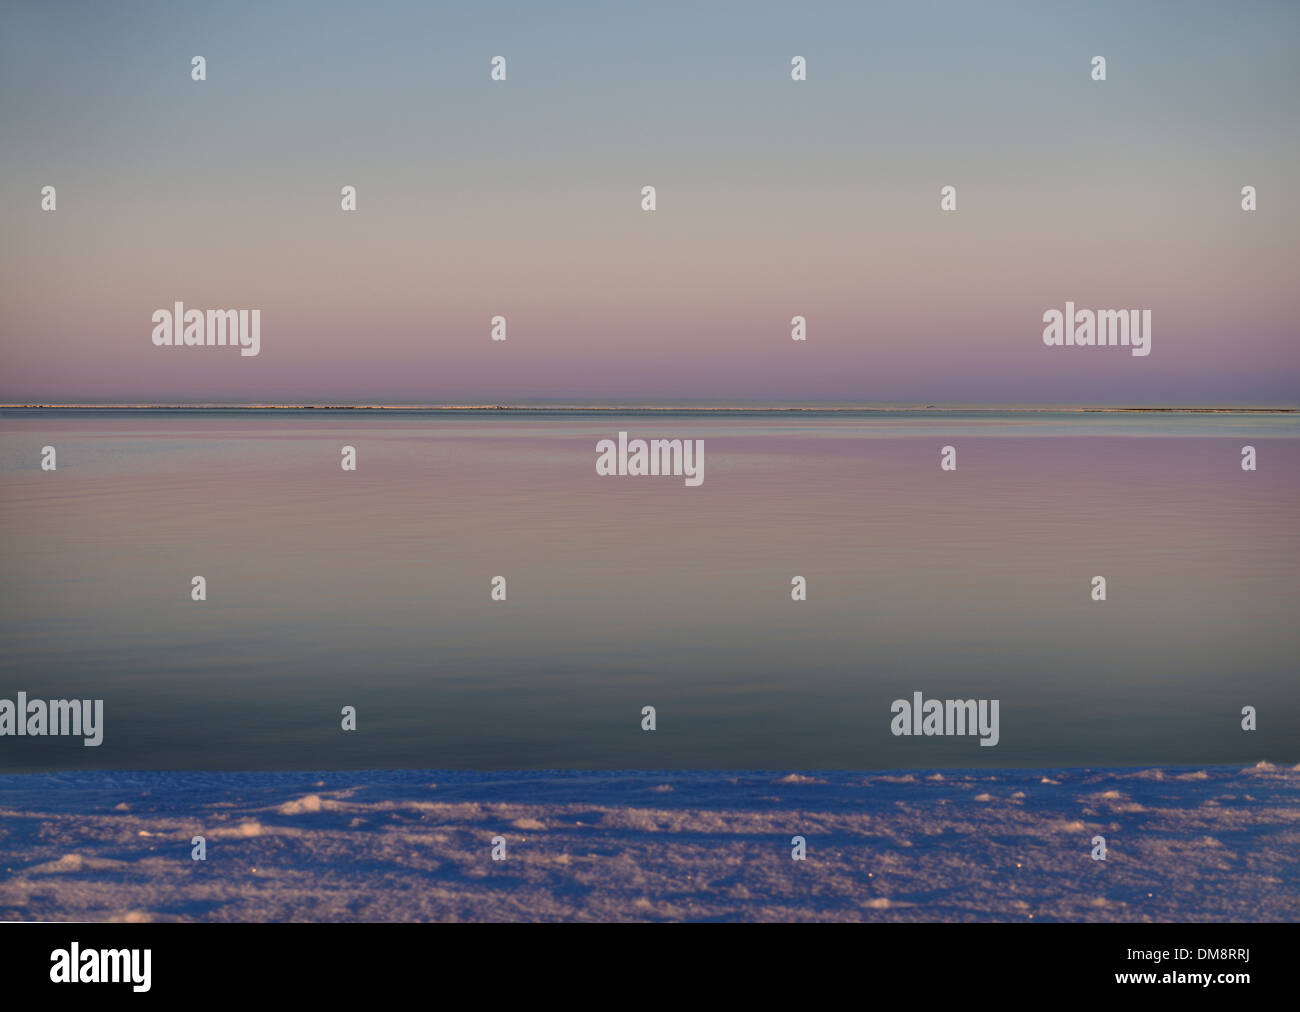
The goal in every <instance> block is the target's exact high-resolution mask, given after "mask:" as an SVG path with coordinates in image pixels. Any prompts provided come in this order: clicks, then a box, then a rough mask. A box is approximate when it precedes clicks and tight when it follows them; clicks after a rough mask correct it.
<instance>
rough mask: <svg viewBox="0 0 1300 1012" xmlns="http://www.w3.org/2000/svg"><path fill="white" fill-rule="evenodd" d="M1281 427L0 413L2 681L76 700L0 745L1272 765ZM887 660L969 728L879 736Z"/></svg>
mask: <svg viewBox="0 0 1300 1012" xmlns="http://www.w3.org/2000/svg"><path fill="white" fill-rule="evenodd" d="M621 431H625V432H627V433H628V434H629V438H639V437H640V438H682V439H702V440H703V441H704V446H705V453H704V476H705V477H704V482H703V484H702V485H700V486H699V487H689V486H687V485H686V484H685V482H684V481H683V479H682V478H678V477H672V476H659V477H601V476H599V475H597V473H596V468H595V462H596V443H597V441H598V440H601V439H606V438H610V439H617V437H618V433H619V432H621ZM1297 437H1300V419H1297V416H1296V415H1285V414H1276V415H1272V414H1246V415H1237V414H1158V415H1151V414H1117V413H1107V414H1079V413H1071V412H1060V413H1053V412H1035V413H1019V412H1005V413H999V412H988V411H969V412H941V411H932V412H925V411H875V412H873V411H837V412H809V413H803V412H762V411H731V412H718V411H701V412H696V411H684V410H672V411H641V412H633V411H627V412H615V411H599V410H574V411H560V410H556V411H536V410H532V411H511V410H501V411H406V410H403V411H383V410H373V411H372V410H347V411H329V410H283V409H280V410H267V411H248V410H238V411H230V410H226V411H223V410H211V411H196V410H176V411H167V410H138V411H127V410H105V411H96V410H21V409H11V410H4V411H0V532H2V533H0V573H2V574H3V581H2V583H0V699H14V698H16V694H17V692H19V691H24V692H26V693H27V696H28V697H29V698H96V699H103V700H104V714H105V718H104V719H105V730H104V740H103V744H102V745H101V746H99V747H85V746H84V745H83V744H82V742H81V739H79V738H58V737H16V736H0V772H9V773H16V772H30V771H41V770H45V771H59V770H74V769H88V768H95V769H119V770H120V769H140V770H145V769H150V770H320V769H329V770H347V769H390V768H391V769H401V768H406V769H443V770H500V769H510V770H529V769H533V770H542V769H583V770H628V769H641V770H672V769H677V770H683V769H715V770H726V769H737V770H746V769H749V770H752V769H767V770H791V769H823V770H829V769H851V770H890V769H910V770H917V769H926V768H934V767H943V768H965V769H978V768H1013V767H1018V768H1025V767H1035V768H1057V767H1081V766H1089V767H1102V766H1108V767H1114V766H1149V765H1161V764H1179V765H1189V764H1190V765H1194V764H1225V765H1231V764H1252V763H1255V762H1257V761H1259V760H1269V761H1272V762H1276V763H1284V764H1294V763H1295V762H1297V761H1298V760H1300V679H1298V678H1297V659H1298V658H1300V622H1298V621H1297V616H1298V615H1300V608H1298V607H1297V605H1300V533H1298V531H1300V525H1298V524H1297V506H1298V504H1300V439H1298V438H1297ZM345 445H350V446H354V447H356V450H357V459H358V467H357V470H356V471H355V472H345V471H343V470H342V469H341V468H340V450H341V448H342V447H343V446H345ZM1244 445H1251V446H1254V447H1255V448H1256V451H1257V456H1258V469H1257V470H1256V471H1254V472H1247V471H1243V470H1242V468H1241V465H1240V461H1241V449H1242V447H1243V446H1244ZM44 446H54V447H55V448H56V452H57V464H58V466H57V470H56V471H44V470H42V469H41V466H40V463H41V457H42V447H44ZM945 446H952V447H954V448H955V449H956V454H957V465H958V466H957V469H956V470H955V471H943V470H941V469H940V454H941V450H942V448H943V447H945ZM196 575H201V576H203V577H204V578H205V579H206V582H207V600H205V601H201V602H196V601H193V600H191V579H192V577H194V576H196ZM1097 575H1101V576H1104V577H1105V578H1106V581H1107V598H1106V600H1105V601H1094V600H1092V598H1091V588H1092V579H1093V577H1094V576H1097ZM495 576H503V577H505V580H506V587H507V594H506V600H505V601H493V600H492V599H491V581H492V579H493V577H495ZM795 576H803V577H805V578H806V580H807V588H808V590H807V600H806V601H794V600H792V599H791V580H792V578H793V577H795ZM918 691H919V692H921V693H923V695H924V697H925V698H940V699H944V698H961V699H970V698H974V699H997V700H998V701H999V742H998V744H997V745H996V746H995V747H982V746H981V745H980V744H979V738H978V737H974V736H951V737H940V736H934V737H925V736H920V737H914V736H895V735H894V734H892V733H891V729H890V725H891V720H892V716H893V714H892V712H891V703H892V702H893V701H894V700H895V699H908V700H910V699H911V698H912V695H913V693H914V692H918ZM348 706H351V707H355V710H356V730H355V731H344V730H342V728H341V726H340V723H341V720H342V717H341V711H342V709H343V708H344V707H348ZM646 706H653V707H655V713H656V730H654V731H653V732H650V731H644V730H642V711H643V708H644V707H646ZM1245 706H1251V707H1254V708H1255V711H1256V714H1257V718H1256V719H1257V722H1258V729H1257V730H1255V731H1244V730H1243V729H1242V727H1241V722H1242V714H1241V711H1242V708H1243V707H1245Z"/></svg>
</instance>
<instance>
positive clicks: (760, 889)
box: [0, 763, 1300, 921]
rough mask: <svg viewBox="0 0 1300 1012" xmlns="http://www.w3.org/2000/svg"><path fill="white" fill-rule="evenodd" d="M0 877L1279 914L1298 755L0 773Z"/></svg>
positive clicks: (84, 894) (664, 910)
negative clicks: (917, 764) (500, 847)
mask: <svg viewBox="0 0 1300 1012" xmlns="http://www.w3.org/2000/svg"><path fill="white" fill-rule="evenodd" d="M796 835H799V836H803V837H805V838H806V841H807V860H806V861H802V862H796V861H792V860H791V856H790V855H791V837H792V836H796ZM194 836H203V837H205V838H206V841H207V843H206V845H207V859H206V860H205V861H195V860H192V859H191V856H190V855H191V839H192V838H193V837H194ZM495 836H503V837H505V839H506V847H507V857H506V859H505V860H504V861H494V860H492V839H493V837H495ZM1094 836H1104V837H1105V838H1106V845H1107V851H1108V853H1107V860H1105V861H1094V860H1093V859H1092V857H1091V854H1092V848H1093V844H1092V839H1093V837H1094ZM0 874H2V878H0V919H6V920H156V921H167V920H211V921H244V920H309V921H316V920H364V921H388V920H440V921H445V920H666V919H667V920H680V919H689V920H694V919H710V920H904V921H910V920H994V919H996V920H1029V919H1034V920H1072V921H1073V920H1125V921H1141V920H1154V921H1220V920H1269V921H1276V920H1288V921H1295V920H1300V767H1295V768H1279V767H1274V766H1271V765H1269V764H1267V763H1261V764H1259V765H1258V766H1254V767H1250V768H1248V769H1244V770H1242V769H1237V768H1231V769H1228V768H1215V767H1211V768H1205V769H1145V770H1036V771H1028V770H1014V771H1002V772H996V771H995V772H990V771H987V770H979V771H943V772H938V773H936V772H933V771H920V772H913V773H875V774H873V773H846V772H839V771H837V772H819V771H801V772H799V773H786V772H734V771H721V772H681V771H673V772H644V771H642V772H627V773H581V772H568V771H556V772H524V773H473V774H471V773H452V772H445V771H436V772H435V771H372V772H348V773H117V772H103V773H62V774H26V775H17V776H0Z"/></svg>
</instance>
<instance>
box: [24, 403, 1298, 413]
mask: <svg viewBox="0 0 1300 1012" xmlns="http://www.w3.org/2000/svg"><path fill="white" fill-rule="evenodd" d="M0 410H5V411H58V410H85V411H446V412H470V411H476V412H477V411H520V412H524V411H531V412H539V413H540V412H548V411H549V412H578V411H583V412H601V413H607V414H614V413H618V412H629V411H659V412H665V413H670V412H679V413H680V412H694V413H726V412H735V413H739V412H745V413H754V412H763V413H773V414H775V413H787V412H788V413H802V414H834V413H847V412H859V413H860V412H881V413H900V412H923V411H939V412H957V411H967V412H970V411H984V412H990V413H1002V414H1006V413H1024V414H1043V413H1054V414H1148V413H1150V414H1296V413H1298V412H1300V407H1258V406H1222V405H1132V406H1119V405H1104V404H1094V405H1086V404H1085V405H1079V404H1060V405H1057V404H988V403H976V404H915V403H889V402H864V403H860V404H858V403H853V402H830V403H812V404H809V403H797V402H796V403H792V404H775V405H774V404H766V403H759V402H754V403H745V402H730V403H722V404H716V403H709V402H678V403H671V402H669V403H665V402H645V403H636V402H629V403H623V404H617V403H616V404H582V403H573V402H557V403H547V402H531V403H530V402H522V403H487V404H453V403H431V404H330V403H322V404H290V403H285V404H270V403H266V404H262V403H256V404H236V403H230V402H217V401H214V402H203V403H190V404H168V403H164V402H141V403H130V404H122V403H117V404H97V403H53V402H51V403H33V402H24V403H20V402H13V403H4V404H0Z"/></svg>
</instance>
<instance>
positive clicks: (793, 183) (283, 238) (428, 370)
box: [0, 0, 1300, 405]
mask: <svg viewBox="0 0 1300 1012" xmlns="http://www.w3.org/2000/svg"><path fill="white" fill-rule="evenodd" d="M1298 54H1300V5H1296V4H1294V3H1264V2H1247V3H1242V4H1205V3H1132V4H1130V3H1115V4H1089V5H1087V9H1084V5H1082V4H1077V3H1041V4H1020V3H1017V4H1003V3H980V4H971V3H928V4H923V3H897V4H893V3H880V4H877V3H872V4H867V3H847V2H845V3H817V2H800V3H782V4H775V3H701V2H696V3H690V4H674V3H654V4H649V3H636V4H633V3H628V4H609V3H573V2H565V3H544V2H537V3H517V4H501V3H473V4H470V3H465V4H454V5H453V4H431V3H413V2H410V3H408V2H382V0H381V2H374V3H367V4H365V5H346V6H345V5H341V4H340V5H328V4H314V3H287V2H279V3H275V4H254V3H247V4H245V3H234V2H232V3H222V4H220V5H217V4H209V5H197V4H186V3H140V2H124V3H120V4H111V5H109V4H91V3H67V2H59V0H53V2H15V0H4V31H3V33H0V139H2V140H0V401H3V402H21V403H27V402H58V403H116V402H165V403H199V402H203V403H210V402H229V403H249V402H261V403H493V402H511V403H517V402H527V401H556V400H558V401H584V402H591V401H596V402H606V403H615V402H618V403H626V402H634V401H651V402H663V401H674V400H694V401H703V402H731V401H756V402H770V403H787V402H814V401H827V402H845V401H852V402H905V403H906V402H921V403H944V402H948V403H1003V404H1005V403H1032V404H1050V403H1061V404H1214V405H1237V404H1240V405H1295V404H1297V403H1300V395H1298V393H1297V392H1298V391H1300V350H1298V344H1297V338H1298V336H1300V335H1298V334H1297V326H1296V323H1295V321H1296V320H1297V318H1298V317H1300V285H1297V284H1296V276H1297V259H1298V251H1297V234H1298V232H1297V226H1298V225H1300V206H1298V204H1297V194H1296V185H1295V166H1296V165H1297V164H1298V163H1300V124H1298V121H1297V117H1296V115H1295V111H1294V103H1295V98H1296V95H1297V94H1300V87H1298V86H1300V55H1298ZM195 55H202V56H203V57H204V58H205V60H206V71H207V78H206V80H204V81H194V80H192V79H191V59H192V57H194V56H195ZM498 55H500V56H503V57H505V60H506V68H507V74H506V80H505V81H493V80H491V78H490V71H491V60H492V58H493V57H494V56H498ZM796 55H797V56H803V57H804V58H805V59H806V61H807V80H806V81H802V82H796V81H793V80H791V73H790V70H791V59H792V57H794V56H796ZM1098 55H1101V56H1104V57H1105V59H1106V80H1105V81H1094V80H1093V79H1092V60H1093V57H1094V56H1098ZM348 185H350V186H355V187H356V189H357V210H356V211H344V210H342V209H341V207H340V199H341V198H340V191H341V189H342V187H344V186H348ZM648 185H649V186H654V187H655V188H656V196H657V208H656V210H654V211H653V212H647V211H643V210H642V208H641V193H642V187H643V186H648ZM949 185H950V186H954V187H955V188H956V199H957V209H956V211H955V212H945V211H941V210H940V188H941V187H943V186H949ZM1247 185H1249V186H1254V187H1255V188H1256V192H1257V201H1258V209H1257V210H1255V211H1253V212H1248V211H1243V210H1242V208H1241V199H1242V198H1241V189H1242V187H1243V186H1247ZM45 186H54V187H55V188H56V193H57V209H56V210H55V211H53V212H51V211H44V210H42V209H41V194H42V187H45ZM1067 300H1069V301H1072V302H1074V303H1075V304H1076V305H1077V306H1079V307H1087V308H1092V309H1149V310H1150V311H1151V314H1152V352H1151V354H1150V356H1148V357H1134V356H1132V355H1130V354H1129V352H1128V350H1127V349H1122V348H1088V347H1075V348H1049V347H1046V346H1045V345H1044V344H1043V340H1042V332H1043V327H1044V324H1043V322H1042V319H1043V314H1044V313H1045V312H1046V311H1047V310H1049V309H1052V308H1056V309H1063V308H1064V306H1065V303H1066V301H1067ZM177 301H180V302H183V303H185V305H186V306H187V307H188V308H201V309H259V310H260V311H261V321H262V326H261V353H260V354H259V355H257V356H241V355H239V354H238V353H237V352H234V351H233V350H231V349H225V348H201V349H200V348H165V347H155V346H154V345H153V343H152V341H151V339H150V335H151V333H152V331H153V323H152V314H153V313H154V311H155V310H157V309H161V308H170V307H171V306H172V305H173V304H174V303H175V302H177ZM498 315H500V316H504V317H506V320H507V339H506V340H505V341H503V342H494V341H492V340H491V338H490V321H491V319H492V317H494V316H498ZM796 315H799V316H803V317H805V318H806V319H807V340H806V341H803V342H796V341H792V340H791V337H790V330H791V319H792V317H794V316H796Z"/></svg>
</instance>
